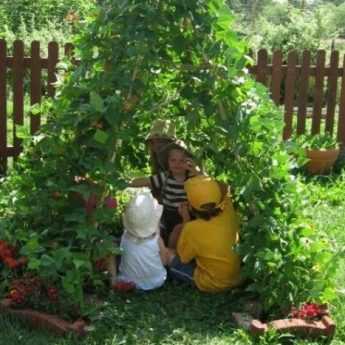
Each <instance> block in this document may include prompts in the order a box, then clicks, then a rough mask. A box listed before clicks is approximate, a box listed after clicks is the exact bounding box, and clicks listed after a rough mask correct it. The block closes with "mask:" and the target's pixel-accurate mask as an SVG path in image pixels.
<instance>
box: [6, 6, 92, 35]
mask: <svg viewBox="0 0 345 345" xmlns="http://www.w3.org/2000/svg"><path fill="white" fill-rule="evenodd" d="M93 4H94V1H93V0H91V1H84V0H68V1H67V0H36V1H31V0H16V1H11V0H3V1H1V4H0V13H1V14H3V15H4V17H2V25H4V24H6V26H7V27H8V29H9V30H10V31H12V32H16V31H17V29H18V27H19V26H21V25H25V27H26V28H27V29H28V31H29V32H31V31H34V30H39V29H41V28H42V27H45V26H46V25H47V24H49V23H50V22H54V23H56V25H57V27H58V26H59V25H63V24H64V22H66V21H68V20H69V18H68V17H67V18H66V16H68V14H71V13H73V14H74V15H75V16H78V17H79V18H80V17H81V18H83V17H85V15H86V14H87V13H88V11H89V10H90V8H91V7H92V6H93ZM0 29H1V27H0Z"/></svg>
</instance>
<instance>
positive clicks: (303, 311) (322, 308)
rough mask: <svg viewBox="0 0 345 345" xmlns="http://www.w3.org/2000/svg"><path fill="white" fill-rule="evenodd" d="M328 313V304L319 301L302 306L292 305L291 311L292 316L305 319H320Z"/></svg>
mask: <svg viewBox="0 0 345 345" xmlns="http://www.w3.org/2000/svg"><path fill="white" fill-rule="evenodd" d="M328 314H329V313H328V309H327V305H325V304H317V303H304V304H302V306H301V307H300V308H296V307H292V308H291V312H290V316H291V317H292V318H297V319H303V320H319V319H320V318H321V317H322V316H324V315H328Z"/></svg>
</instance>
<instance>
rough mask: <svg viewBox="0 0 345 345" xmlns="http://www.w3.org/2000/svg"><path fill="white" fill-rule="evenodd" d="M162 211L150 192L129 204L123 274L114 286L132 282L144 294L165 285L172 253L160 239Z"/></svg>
mask: <svg viewBox="0 0 345 345" xmlns="http://www.w3.org/2000/svg"><path fill="white" fill-rule="evenodd" d="M162 209H163V208H162V206H161V205H159V204H158V202H157V201H156V200H155V199H154V198H153V196H152V194H151V193H150V191H149V190H148V189H146V190H140V191H139V192H138V193H137V194H136V195H135V196H134V197H133V198H132V199H131V200H130V202H129V203H128V205H127V207H126V210H125V212H124V214H123V225H124V233H123V235H122V238H121V244H120V247H121V249H122V254H121V262H120V266H119V274H118V276H117V278H116V281H113V283H116V282H119V281H121V282H131V283H134V284H135V286H136V288H138V289H141V290H152V289H155V288H158V287H160V286H162V285H163V284H164V282H165V280H166V277H167V271H166V269H165V267H164V265H165V264H166V263H167V260H168V259H167V258H168V255H169V251H168V250H167V249H166V248H165V246H164V245H163V243H162V240H161V239H160V235H159V220H160V217H161V215H162Z"/></svg>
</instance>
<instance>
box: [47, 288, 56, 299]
mask: <svg viewBox="0 0 345 345" xmlns="http://www.w3.org/2000/svg"><path fill="white" fill-rule="evenodd" d="M47 294H48V298H49V300H50V301H51V302H57V301H58V299H59V291H58V289H57V288H55V287H48V288H47Z"/></svg>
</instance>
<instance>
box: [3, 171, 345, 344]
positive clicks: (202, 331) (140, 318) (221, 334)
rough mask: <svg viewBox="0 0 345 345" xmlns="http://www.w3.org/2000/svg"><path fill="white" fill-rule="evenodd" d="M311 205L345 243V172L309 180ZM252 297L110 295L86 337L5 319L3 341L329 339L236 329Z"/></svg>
mask: <svg viewBox="0 0 345 345" xmlns="http://www.w3.org/2000/svg"><path fill="white" fill-rule="evenodd" d="M306 185H307V190H308V193H309V199H310V202H309V206H308V207H307V209H306V212H307V213H308V214H309V215H310V216H311V217H312V219H313V221H314V223H315V224H316V226H317V228H320V229H322V230H325V231H326V232H327V233H328V234H329V237H330V239H331V240H332V241H333V244H334V246H335V247H336V248H338V249H340V248H341V247H344V246H345V229H344V228H345V226H344V224H345V221H344V220H345V173H343V175H340V176H339V175H338V176H333V177H331V178H328V177H324V178H318V179H315V178H313V179H309V180H308V181H307V182H306ZM344 267H345V260H344V258H343V259H342V263H341V265H340V267H339V269H338V273H337V286H338V296H339V297H338V299H337V300H336V301H335V302H334V304H333V305H332V306H331V309H332V315H333V317H334V319H335V320H336V323H337V333H336V336H335V337H334V339H333V340H332V342H331V344H332V345H341V344H342V345H344V344H345V284H344V282H345V269H344ZM247 297H248V296H245V295H243V293H242V292H241V291H240V290H234V291H230V292H227V293H224V294H218V295H209V294H204V293H200V292H198V291H195V290H192V289H190V288H186V287H185V286H183V285H175V284H173V283H171V282H169V283H167V285H166V286H165V287H164V288H161V289H159V290H157V291H153V292H150V293H133V294H125V295H123V294H122V295H121V294H113V293H111V294H109V297H108V298H107V300H106V302H105V304H104V307H103V311H102V313H99V314H95V315H96V317H94V318H93V321H92V329H91V331H90V332H89V333H88V335H87V336H86V337H85V338H83V339H77V338H74V337H65V338H63V337H56V336H54V335H51V334H48V333H45V332H43V331H42V330H32V329H30V328H29V327H28V326H27V325H26V324H24V323H22V322H18V321H16V320H14V319H11V318H6V317H2V318H0V329H1V330H2V332H1V337H0V345H3V344H4V345H5V344H6V345H20V344H23V345H24V344H25V345H31V344H32V345H40V344H42V345H43V344H53V345H72V344H87V345H96V344H107V345H111V344H112V345H115V344H116V345H120V344H140V345H152V344H162V345H168V344H174V345H175V344H176V345H197V344H198V345H199V344H200V345H223V344H224V345H225V344H226V345H228V344H231V345H235V344H241V345H242V344H282V343H288V344H299V345H302V344H308V345H311V344H321V343H325V341H324V340H322V339H321V340H320V339H319V340H310V339H309V340H308V339H296V338H293V337H290V336H284V337H282V336H279V335H277V334H274V333H269V334H267V335H266V336H265V337H262V338H258V339H256V338H253V337H251V336H249V335H248V334H247V333H246V332H244V331H242V330H239V329H236V327H235V325H234V324H233V322H232V320H231V312H232V311H240V310H241V309H242V305H243V303H245V301H246V300H247Z"/></svg>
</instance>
